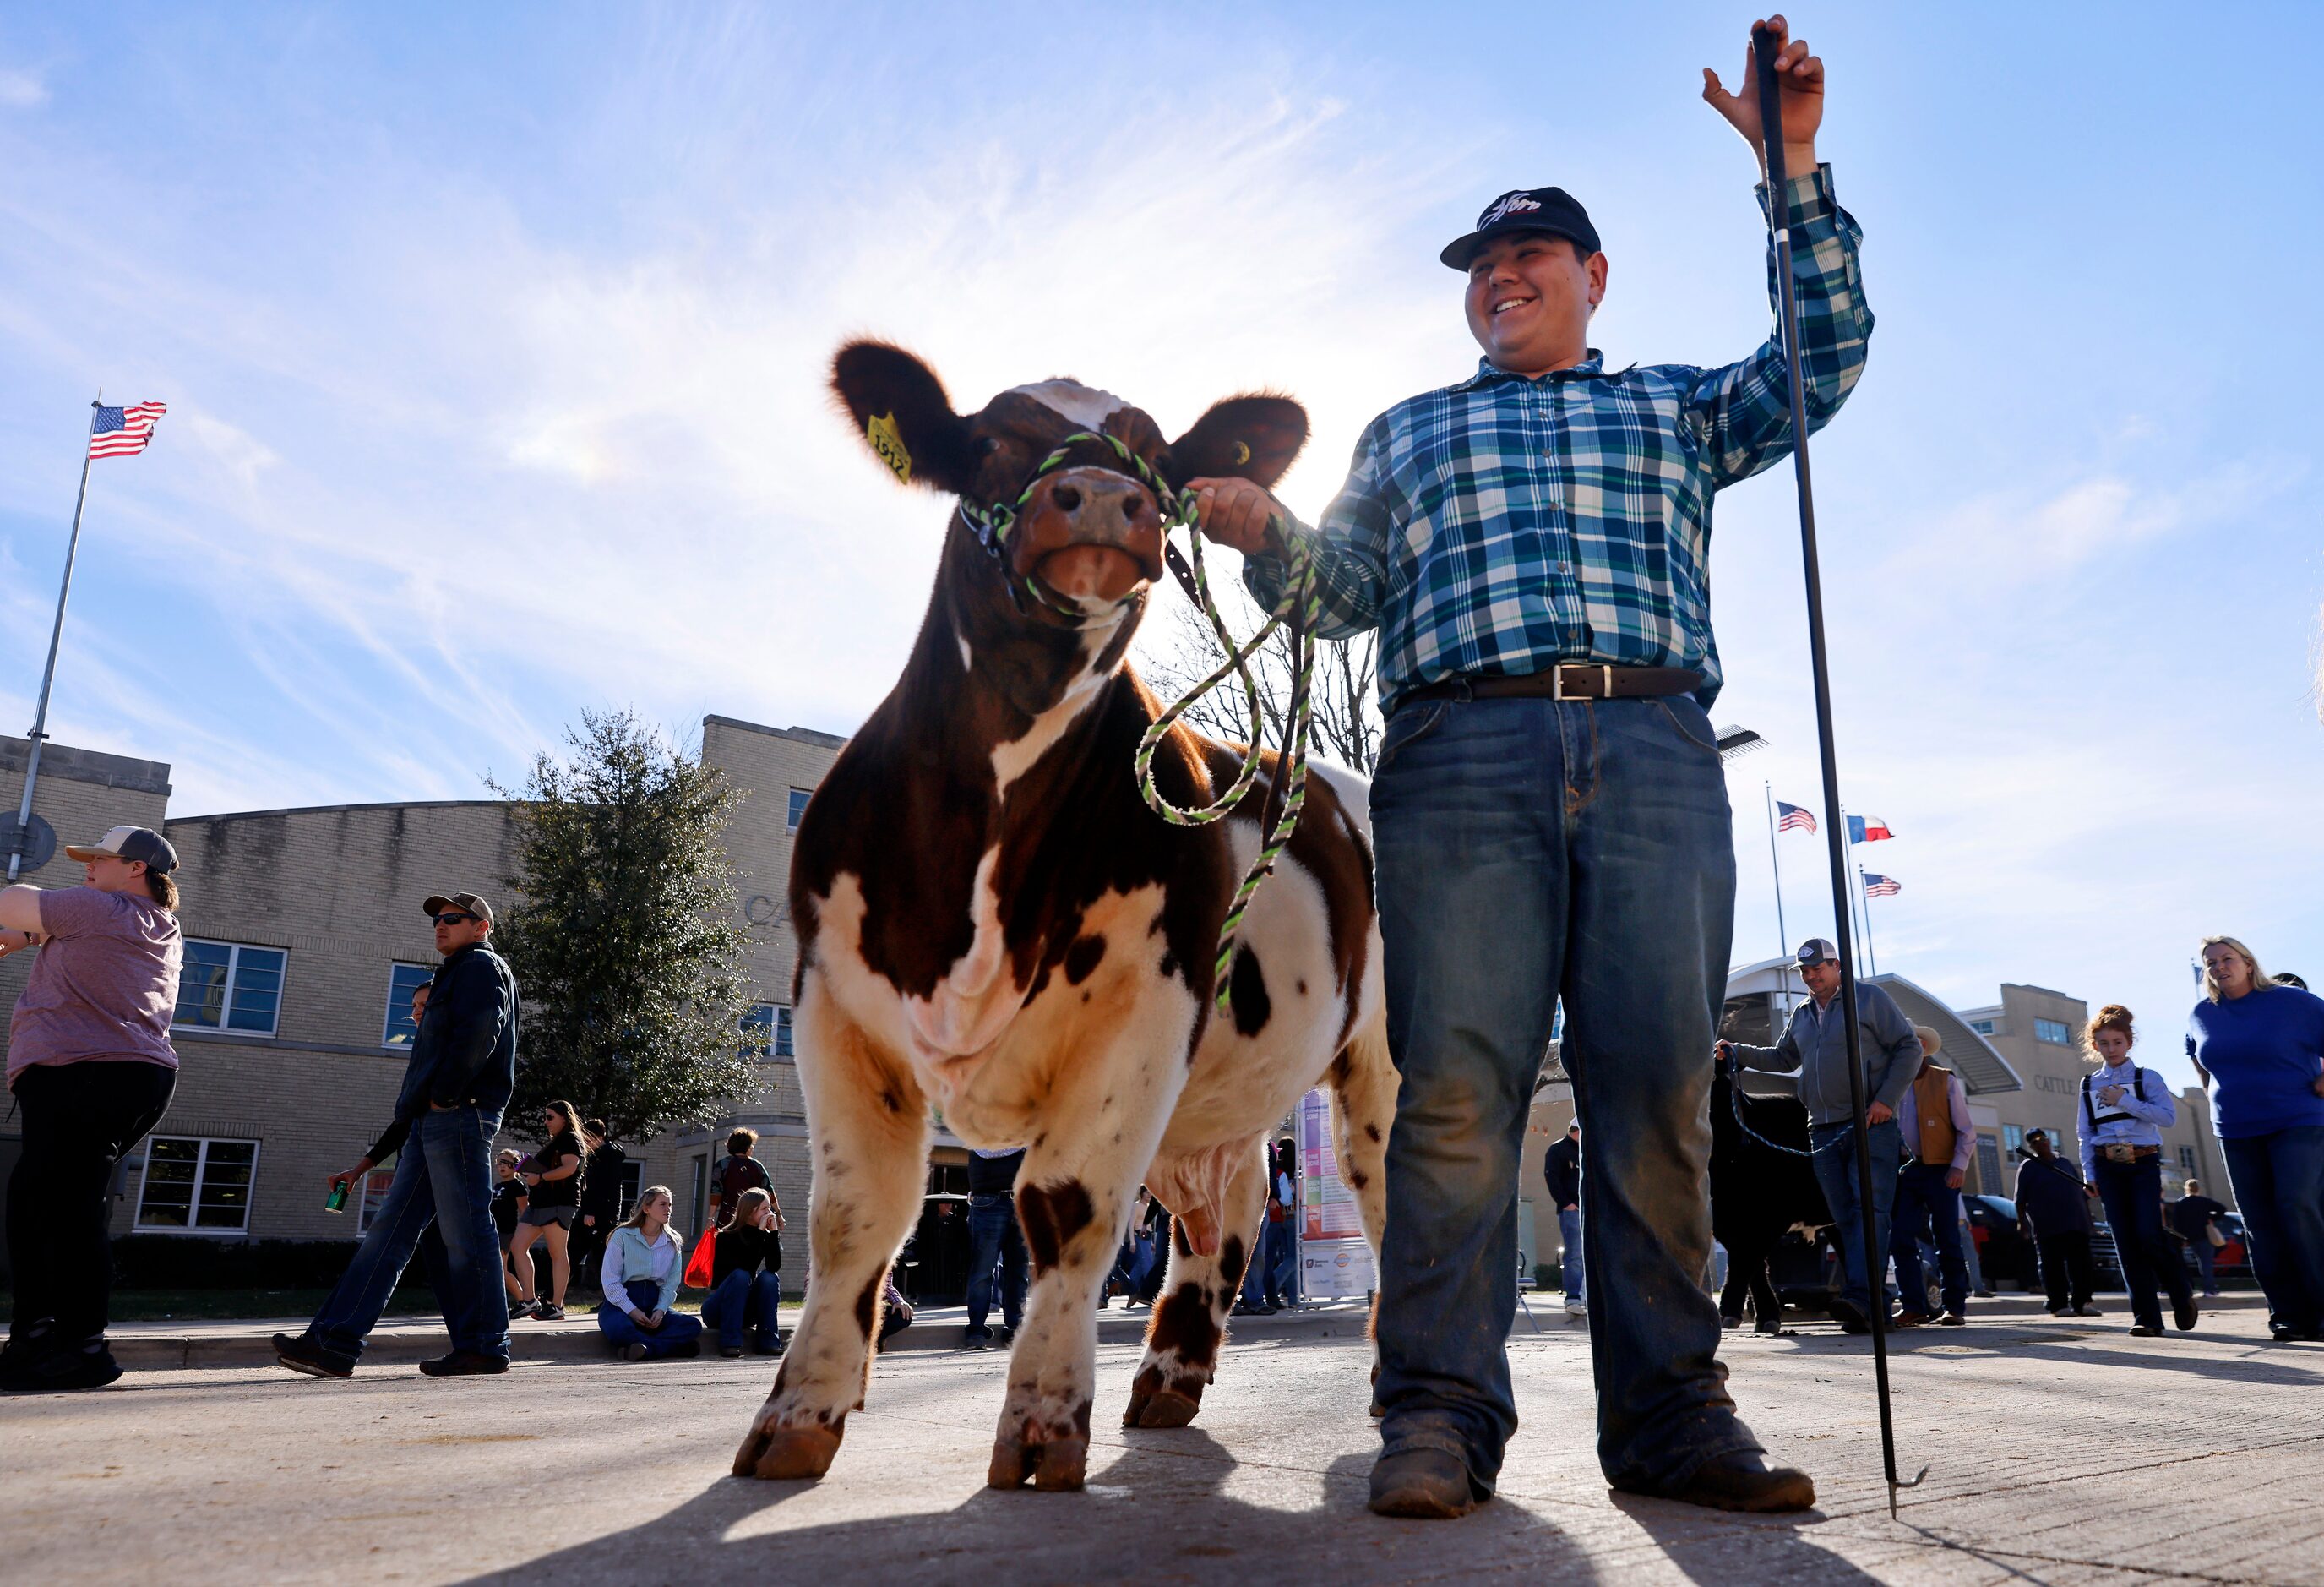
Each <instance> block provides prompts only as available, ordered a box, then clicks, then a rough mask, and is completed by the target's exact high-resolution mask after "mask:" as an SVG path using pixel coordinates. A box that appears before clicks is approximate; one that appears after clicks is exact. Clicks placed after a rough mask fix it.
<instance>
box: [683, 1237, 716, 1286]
mask: <svg viewBox="0 0 2324 1587" xmlns="http://www.w3.org/2000/svg"><path fill="white" fill-rule="evenodd" d="M717 1243H718V1231H717V1230H715V1229H705V1230H704V1231H703V1232H702V1238H701V1239H700V1240H698V1241H696V1242H695V1246H694V1255H693V1256H692V1257H691V1258H690V1259H688V1260H687V1264H686V1282H687V1287H690V1288H694V1289H707V1288H709V1287H710V1261H711V1256H710V1253H711V1250H712V1248H713V1247H715V1245H716V1244H717Z"/></svg>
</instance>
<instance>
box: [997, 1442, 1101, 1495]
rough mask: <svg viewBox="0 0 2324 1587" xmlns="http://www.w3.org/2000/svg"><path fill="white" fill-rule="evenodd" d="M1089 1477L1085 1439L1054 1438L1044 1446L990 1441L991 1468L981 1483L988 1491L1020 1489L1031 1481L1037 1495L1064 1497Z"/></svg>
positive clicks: (1087, 1449)
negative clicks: (1046, 1494)
mask: <svg viewBox="0 0 2324 1587" xmlns="http://www.w3.org/2000/svg"><path fill="white" fill-rule="evenodd" d="M1088 1474H1089V1440H1088V1439H1086V1438H1081V1437H1071V1436H1069V1437H1065V1438H1053V1439H1050V1440H1049V1441H1048V1442H1047V1443H1044V1444H1025V1443H1021V1442H1019V1440H1017V1439H1014V1438H996V1439H994V1440H993V1441H992V1464H991V1466H990V1467H989V1468H988V1469H987V1470H986V1472H985V1473H984V1481H985V1485H986V1486H987V1487H991V1488H1021V1487H1023V1486H1024V1485H1025V1480H1026V1479H1027V1478H1028V1477H1030V1478H1031V1479H1032V1480H1033V1486H1034V1487H1035V1488H1036V1489H1037V1490H1039V1491H1041V1492H1043V1493H1063V1492H1070V1491H1072V1490H1076V1489H1078V1488H1080V1487H1081V1486H1082V1484H1083V1482H1084V1481H1085V1480H1086V1479H1087V1477H1088Z"/></svg>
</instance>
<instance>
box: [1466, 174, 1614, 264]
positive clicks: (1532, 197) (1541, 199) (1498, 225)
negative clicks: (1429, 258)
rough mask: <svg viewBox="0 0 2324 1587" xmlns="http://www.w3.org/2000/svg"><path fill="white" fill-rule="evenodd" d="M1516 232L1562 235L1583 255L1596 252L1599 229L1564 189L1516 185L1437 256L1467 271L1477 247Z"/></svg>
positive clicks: (1495, 200) (1488, 207) (1487, 207)
mask: <svg viewBox="0 0 2324 1587" xmlns="http://www.w3.org/2000/svg"><path fill="white" fill-rule="evenodd" d="M1515 232H1547V233H1548V234H1549V235H1551V236H1554V237H1564V238H1566V239H1568V240H1569V241H1571V242H1572V244H1573V245H1574V246H1575V247H1577V248H1579V249H1581V250H1582V255H1583V257H1585V258H1586V257H1588V256H1589V255H1590V254H1595V253H1597V252H1598V228H1597V227H1596V226H1591V224H1590V212H1589V211H1588V210H1586V209H1584V208H1582V206H1581V205H1580V204H1579V203H1577V202H1575V201H1574V198H1573V195H1572V194H1571V193H1569V192H1567V191H1566V190H1565V189H1563V188H1516V189H1511V190H1510V191H1508V192H1506V193H1503V194H1502V195H1501V196H1500V197H1499V198H1496V199H1494V200H1493V201H1492V202H1491V203H1489V204H1488V205H1486V206H1485V210H1484V213H1483V214H1481V215H1480V216H1478V217H1477V229H1476V230H1475V231H1472V232H1471V233H1469V234H1468V235H1466V236H1462V237H1455V238H1453V239H1452V241H1451V242H1449V243H1447V244H1445V245H1444V251H1443V253H1442V254H1438V255H1437V257H1438V258H1439V259H1442V260H1443V261H1444V263H1447V264H1449V265H1451V266H1452V268H1453V269H1455V270H1466V269H1468V268H1469V261H1470V259H1471V257H1473V256H1474V255H1475V254H1476V252H1477V250H1478V249H1479V248H1480V247H1482V246H1483V245H1485V244H1487V243H1489V242H1491V241H1492V240H1493V239H1494V238H1495V237H1503V236H1508V235H1510V234H1512V233H1515Z"/></svg>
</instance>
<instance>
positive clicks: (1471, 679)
mask: <svg viewBox="0 0 2324 1587" xmlns="http://www.w3.org/2000/svg"><path fill="white" fill-rule="evenodd" d="M1701 687H1702V674H1701V673H1700V672H1697V671H1695V670H1694V669H1692V668H1690V667H1609V666H1604V665H1601V664H1600V663H1599V662H1596V661H1560V662H1559V663H1557V665H1555V666H1554V667H1545V668H1543V669H1541V670H1540V671H1539V672H1521V673H1511V674H1500V673H1472V674H1471V675H1470V676H1468V677H1466V678H1446V679H1445V680H1444V681H1443V683H1431V684H1425V685H1423V686H1422V687H1419V688H1416V689H1413V690H1410V691H1409V692H1407V693H1406V695H1405V696H1404V697H1402V698H1401V699H1399V700H1397V709H1398V710H1399V711H1400V710H1402V709H1403V708H1404V707H1405V706H1409V705H1412V704H1414V703H1415V702H1416V701H1420V700H1499V699H1511V698H1522V699H1536V700H1637V699H1647V698H1651V697H1655V696H1660V695H1691V694H1692V693H1693V692H1694V691H1695V690H1696V689H1699V688H1701Z"/></svg>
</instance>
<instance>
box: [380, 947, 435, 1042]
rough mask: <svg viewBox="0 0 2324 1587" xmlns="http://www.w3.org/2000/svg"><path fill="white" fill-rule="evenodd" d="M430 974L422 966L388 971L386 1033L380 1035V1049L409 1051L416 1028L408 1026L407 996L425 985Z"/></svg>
mask: <svg viewBox="0 0 2324 1587" xmlns="http://www.w3.org/2000/svg"><path fill="white" fill-rule="evenodd" d="M432 973H433V972H431V971H430V970H429V968H428V966H427V965H425V964H397V965H394V966H392V968H391V969H390V970H389V971H388V973H387V1029H385V1030H383V1032H381V1034H380V1038H379V1045H380V1046H382V1047H403V1048H406V1049H409V1048H410V1046H411V1044H412V1043H413V1042H415V1041H417V1040H419V1039H420V1027H419V1026H417V1025H414V1024H413V1023H412V1022H411V994H412V993H413V992H417V991H419V990H420V988H421V987H423V986H425V985H427V984H428V982H429V976H430V975H431V974H432Z"/></svg>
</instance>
